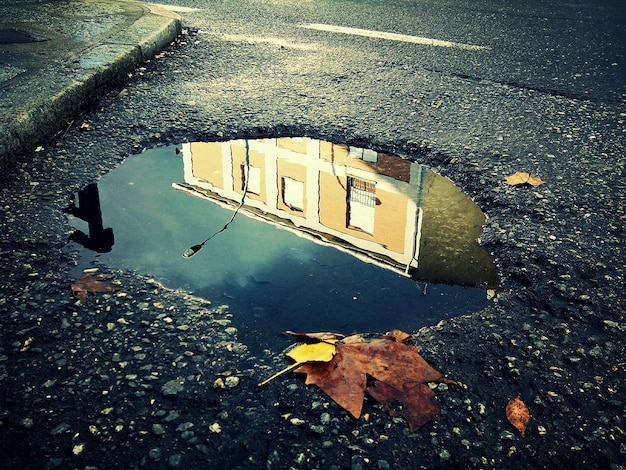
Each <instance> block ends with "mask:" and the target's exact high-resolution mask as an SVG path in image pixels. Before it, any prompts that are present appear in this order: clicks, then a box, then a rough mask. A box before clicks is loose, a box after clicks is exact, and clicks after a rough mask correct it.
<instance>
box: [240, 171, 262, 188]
mask: <svg viewBox="0 0 626 470" xmlns="http://www.w3.org/2000/svg"><path fill="white" fill-rule="evenodd" d="M241 174H242V175H243V181H242V182H241V189H242V190H245V188H246V178H247V179H248V192H249V193H252V194H256V195H260V194H261V169H260V168H257V167H254V166H251V165H250V166H249V167H248V168H246V165H241Z"/></svg>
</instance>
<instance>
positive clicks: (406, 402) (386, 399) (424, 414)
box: [367, 380, 440, 432]
mask: <svg viewBox="0 0 626 470" xmlns="http://www.w3.org/2000/svg"><path fill="white" fill-rule="evenodd" d="M367 393H368V394H369V395H370V396H371V397H373V398H374V399H375V400H376V401H378V402H379V403H381V404H382V405H383V411H385V412H387V413H389V415H391V416H401V417H404V418H406V419H407V420H408V421H409V430H410V431H411V432H414V431H416V430H417V429H419V428H420V427H422V426H423V425H424V424H426V423H428V422H429V421H432V420H433V419H435V420H438V419H439V415H440V411H439V405H437V400H435V392H433V391H432V390H431V389H430V388H429V387H428V386H427V385H425V384H423V383H418V384H415V385H404V387H403V389H402V391H399V390H397V389H395V388H393V387H391V386H389V385H387V384H386V383H384V382H381V381H380V380H376V381H374V385H373V386H371V387H368V388H367ZM395 402H397V403H399V404H401V405H402V407H403V408H402V409H400V408H397V407H394V404H395Z"/></svg>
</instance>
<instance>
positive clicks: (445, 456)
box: [439, 449, 450, 460]
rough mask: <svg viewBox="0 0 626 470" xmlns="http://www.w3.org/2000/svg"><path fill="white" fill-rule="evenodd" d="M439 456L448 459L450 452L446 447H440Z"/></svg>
mask: <svg viewBox="0 0 626 470" xmlns="http://www.w3.org/2000/svg"><path fill="white" fill-rule="evenodd" d="M439 458H440V459H441V460H450V452H449V451H448V449H442V450H441V452H439Z"/></svg>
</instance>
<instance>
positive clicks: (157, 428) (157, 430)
mask: <svg viewBox="0 0 626 470" xmlns="http://www.w3.org/2000/svg"><path fill="white" fill-rule="evenodd" d="M152 432H153V433H154V434H156V435H157V436H162V435H163V434H165V428H164V427H163V425H161V424H159V423H154V424H153V425H152Z"/></svg>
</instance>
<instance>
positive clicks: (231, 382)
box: [225, 375, 239, 388]
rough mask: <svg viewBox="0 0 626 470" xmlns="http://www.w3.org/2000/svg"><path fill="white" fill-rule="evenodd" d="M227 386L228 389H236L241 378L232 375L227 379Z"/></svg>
mask: <svg viewBox="0 0 626 470" xmlns="http://www.w3.org/2000/svg"><path fill="white" fill-rule="evenodd" d="M225 385H226V386H227V387H228V388H235V387H236V386H237V385H239V377H237V376H234V375H231V376H230V377H226V380H225Z"/></svg>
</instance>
